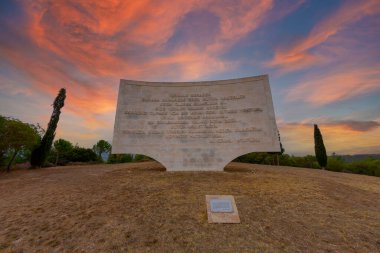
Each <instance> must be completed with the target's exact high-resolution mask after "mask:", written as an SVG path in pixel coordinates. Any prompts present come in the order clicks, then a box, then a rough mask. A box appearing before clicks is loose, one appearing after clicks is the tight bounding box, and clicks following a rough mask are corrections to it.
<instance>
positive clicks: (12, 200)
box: [0, 162, 380, 252]
mask: <svg viewBox="0 0 380 253" xmlns="http://www.w3.org/2000/svg"><path fill="white" fill-rule="evenodd" d="M206 194H209V195H214V194H215V195H216V194H226V195H234V196H235V200H236V204H237V207H238V209H239V214H240V218H241V224H208V223H207V213H206V204H205V195H206ZM0 217H1V221H0V251H4V252H125V251H128V252H379V251H380V178H376V177H369V176H361V175H351V174H343V173H335V172H329V171H320V170H311V169H299V168H289V167H272V166H263V165H251V164H239V163H231V164H229V165H228V166H227V167H226V170H225V172H165V171H164V168H163V167H161V166H160V165H159V164H158V163H155V162H144V163H133V164H118V165H91V166H72V167H57V168H49V169H40V170H34V171H17V172H14V173H11V174H7V175H5V174H1V175H0Z"/></svg>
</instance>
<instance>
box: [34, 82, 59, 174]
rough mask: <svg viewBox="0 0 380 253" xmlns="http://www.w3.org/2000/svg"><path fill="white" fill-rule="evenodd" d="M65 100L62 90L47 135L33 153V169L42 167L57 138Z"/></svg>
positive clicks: (55, 103)
mask: <svg viewBox="0 0 380 253" xmlns="http://www.w3.org/2000/svg"><path fill="white" fill-rule="evenodd" d="M65 98H66V90H65V89H60V91H59V93H58V95H57V97H56V98H55V100H54V103H53V108H54V109H53V113H52V115H51V117H50V121H49V124H48V128H47V130H46V132H45V135H44V137H43V138H42V140H41V144H40V145H39V146H38V147H37V148H36V149H34V150H33V152H32V156H31V160H30V163H31V165H32V166H33V167H41V166H42V165H43V164H44V162H45V160H46V158H47V155H48V153H49V151H50V149H51V145H52V144H53V140H54V137H55V130H56V129H57V125H58V121H59V115H60V114H61V108H62V107H63V106H64V105H65Z"/></svg>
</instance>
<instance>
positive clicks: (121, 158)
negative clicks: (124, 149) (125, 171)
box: [108, 154, 133, 163]
mask: <svg viewBox="0 0 380 253" xmlns="http://www.w3.org/2000/svg"><path fill="white" fill-rule="evenodd" d="M132 161H133V156H132V155H131V154H111V155H110V156H109V157H108V163H129V162H132Z"/></svg>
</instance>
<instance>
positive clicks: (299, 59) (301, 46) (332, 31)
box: [267, 0, 380, 72]
mask: <svg viewBox="0 0 380 253" xmlns="http://www.w3.org/2000/svg"><path fill="white" fill-rule="evenodd" d="M377 13H380V1H378V0H363V1H348V2H345V3H344V4H343V5H342V6H341V7H340V8H339V9H338V10H337V11H336V12H335V13H332V14H331V15H330V16H328V17H327V18H326V19H324V20H322V21H321V22H320V23H318V24H317V25H315V26H314V27H313V29H312V30H311V31H310V33H309V35H308V36H307V37H306V38H304V39H301V40H299V41H297V42H296V43H295V44H294V45H292V46H291V47H289V48H285V49H279V50H277V51H276V52H275V55H274V58H273V59H272V60H271V61H269V62H268V63H267V65H268V66H271V67H277V68H280V70H281V71H282V72H289V71H294V70H299V69H305V68H307V67H310V66H313V65H316V64H320V63H324V62H326V56H322V55H318V54H316V53H312V52H311V50H312V49H314V48H316V47H318V46H320V45H321V44H323V43H324V42H326V41H327V40H328V39H330V38H331V37H332V36H334V35H336V34H337V33H338V32H339V31H341V30H342V29H343V28H345V27H347V26H348V25H350V24H352V23H355V22H357V21H358V20H360V19H362V18H363V17H365V16H369V15H373V14H377Z"/></svg>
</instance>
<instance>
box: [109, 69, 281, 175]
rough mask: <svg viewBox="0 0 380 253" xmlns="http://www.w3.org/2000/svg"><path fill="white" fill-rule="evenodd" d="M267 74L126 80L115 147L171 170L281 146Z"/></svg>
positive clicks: (213, 167) (218, 167)
mask: <svg viewBox="0 0 380 253" xmlns="http://www.w3.org/2000/svg"><path fill="white" fill-rule="evenodd" d="M278 151H280V144H279V140H278V132H277V126H276V121H275V115H274V109H273V102H272V96H271V91H270V87H269V81H268V76H267V75H264V76H257V77H248V78H240V79H232V80H222V81H205V82H177V83H167V82H142V81H130V80H121V81H120V87H119V96H118V102H117V110H116V117H115V126H114V135H113V142H112V153H113V154H121V153H135V154H144V155H147V156H150V157H152V158H154V159H155V160H157V161H158V162H160V163H161V164H162V165H164V166H165V167H166V169H167V170H168V171H199V170H205V171H206V170H208V171H222V170H223V168H224V167H225V165H227V164H228V163H229V162H230V161H232V160H233V159H234V158H236V157H238V156H241V155H244V154H246V153H249V152H278Z"/></svg>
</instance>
